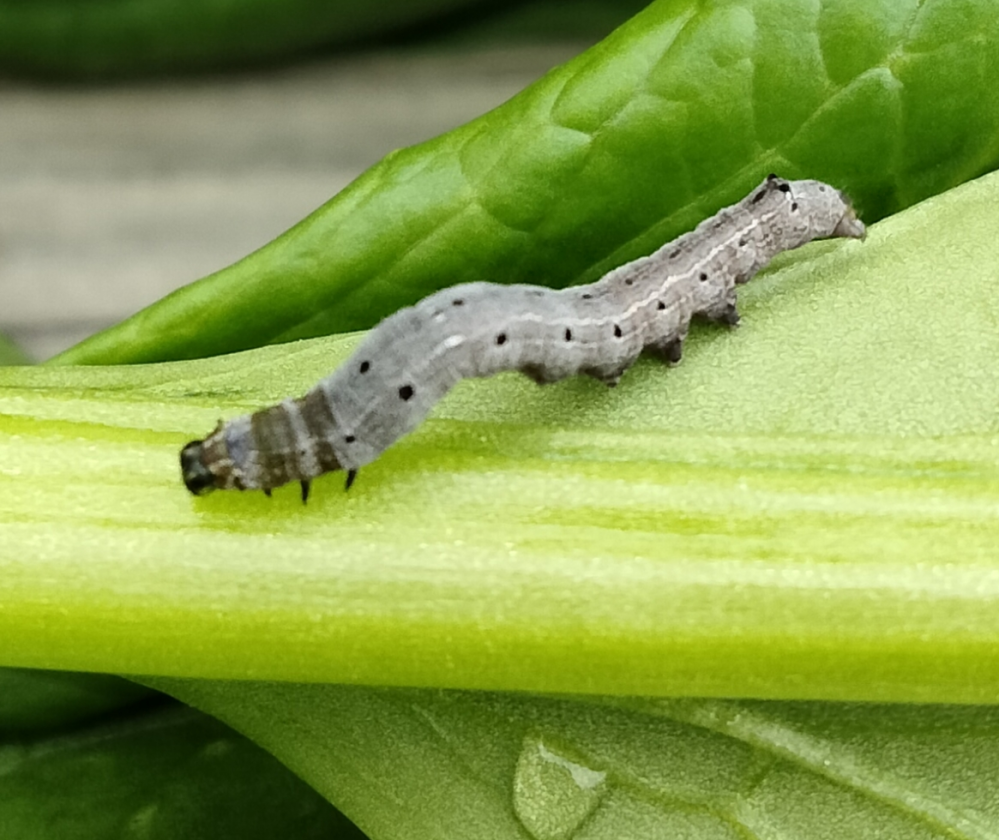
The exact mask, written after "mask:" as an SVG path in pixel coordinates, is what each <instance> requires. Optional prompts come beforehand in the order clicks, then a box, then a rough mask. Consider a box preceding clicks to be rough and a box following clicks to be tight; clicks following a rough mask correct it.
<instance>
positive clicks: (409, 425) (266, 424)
mask: <svg viewBox="0 0 999 840" xmlns="http://www.w3.org/2000/svg"><path fill="white" fill-rule="evenodd" d="M865 233H866V231H865V228H864V224H863V223H862V222H861V221H860V220H859V219H858V218H857V216H856V214H855V213H854V210H853V208H852V206H851V204H850V201H849V199H848V198H847V197H846V196H845V195H843V193H841V192H840V191H839V190H836V189H834V188H833V187H830V186H829V185H827V184H823V183H821V182H819V181H786V180H784V179H782V178H778V177H777V176H776V175H769V176H768V177H767V178H766V179H765V180H764V181H763V183H762V184H760V185H759V186H758V187H757V188H756V189H754V190H753V191H752V192H751V193H750V194H749V195H748V196H746V198H744V199H743V200H742V201H740V202H738V203H737V204H733V205H732V206H730V207H726V208H724V209H723V210H721V211H719V212H718V213H717V214H715V215H714V216H712V217H711V218H709V219H706V220H705V221H703V222H702V223H701V224H700V225H698V226H697V228H696V229H695V230H693V231H691V232H689V233H686V234H684V235H683V236H680V237H679V238H677V239H675V240H674V241H672V242H670V243H669V244H667V245H664V246H663V247H662V248H660V249H658V250H657V251H655V252H654V253H653V254H651V255H649V256H646V257H641V258H639V259H637V260H634V261H632V262H629V263H626V264H625V265H622V266H620V267H618V268H615V269H613V270H612V271H610V272H608V273H607V274H605V275H604V276H603V277H601V278H600V279H599V280H597V281H596V282H594V283H591V284H589V285H586V286H572V287H569V288H566V289H562V290H552V289H547V288H543V287H539V286H529V285H509V286H506V285H498V284H495V283H487V282H477V283H465V284H461V285H457V286H452V287H450V288H447V289H443V290H441V291H439V292H436V293H434V294H432V295H430V296H428V297H426V298H424V299H423V300H421V301H419V302H418V303H417V304H415V305H414V306H410V307H406V308H404V309H401V310H399V311H398V312H396V313H395V314H393V315H390V316H389V317H387V318H385V319H384V320H383V321H382V322H381V323H380V324H378V325H377V326H376V327H375V328H374V329H372V330H371V332H370V333H369V334H368V335H367V337H366V338H365V339H364V340H363V341H362V342H361V344H360V346H359V347H358V348H357V350H356V351H355V352H354V354H353V355H352V356H351V357H350V358H349V359H348V360H347V362H345V363H344V364H343V365H342V366H341V367H340V368H338V369H337V370H336V371H334V372H333V373H332V374H331V375H330V376H328V377H327V378H326V379H323V380H322V381H321V382H319V384H317V385H316V386H315V387H314V388H313V389H312V390H311V391H309V392H308V393H307V394H306V395H305V396H304V397H300V398H298V399H286V400H284V401H283V402H281V403H279V404H277V405H275V406H271V407H270V408H265V409H263V410H261V411H258V412H256V413H254V414H249V415H244V416H242V417H237V418H235V419H233V420H229V421H228V422H225V423H223V422H222V421H219V424H218V426H217V427H216V428H215V430H214V431H213V432H212V433H211V434H209V435H208V436H207V437H206V438H205V439H204V440H195V441H192V442H191V443H189V444H187V445H186V446H185V447H184V448H183V449H182V450H181V453H180V463H181V472H182V475H183V479H184V483H185V485H186V486H187V489H188V490H190V491H191V492H192V493H194V494H195V495H201V494H204V493H208V492H210V491H212V490H214V489H216V488H221V489H231V488H236V489H238V490H252V489H260V490H263V491H264V492H265V493H267V495H270V492H271V489H272V488H274V487H279V486H280V485H282V484H285V483H287V482H291V481H298V482H301V487H302V501H303V502H305V501H306V500H307V499H308V497H309V486H310V481H311V480H312V479H313V478H315V477H316V476H319V475H322V474H323V473H326V472H331V471H333V470H345V471H346V474H347V478H346V486H347V489H350V486H351V484H353V482H354V479H355V477H356V476H357V471H358V469H359V468H360V467H363V466H364V465H365V464H368V463H370V462H371V461H373V460H375V459H376V458H377V457H378V456H379V455H380V454H381V453H382V452H383V451H384V450H385V449H387V448H388V447H389V446H391V445H392V444H393V443H395V441H397V440H398V439H399V438H401V437H402V436H403V435H406V434H408V433H409V432H411V431H412V430H413V429H415V428H416V427H417V426H418V425H419V424H420V423H421V422H422V421H423V419H424V418H425V417H426V416H427V414H428V413H429V412H430V409H431V408H432V407H433V406H434V404H435V403H436V402H437V401H438V400H440V399H441V398H442V397H443V396H444V395H445V394H446V393H447V392H448V391H449V390H450V389H451V388H452V387H453V386H454V385H455V384H457V383H458V382H459V381H460V380H462V379H465V378H466V377H484V376H492V375H493V374H496V373H500V372H501V371H509V370H516V371H520V372H521V373H524V374H526V375H527V376H529V377H530V378H531V379H533V380H534V381H535V382H537V383H538V384H541V385H544V384H547V383H551V382H558V381H559V380H560V379H564V378H566V377H568V376H573V375H575V374H587V375H589V376H592V377H595V378H596V379H598V380H600V381H601V382H604V383H605V384H607V385H609V386H611V387H613V386H615V385H617V383H618V380H619V379H620V378H621V375H622V374H623V373H624V372H625V370H627V369H628V367H629V366H630V365H631V364H632V363H633V362H634V361H635V359H636V358H637V357H638V355H639V354H640V353H641V352H642V351H643V350H651V351H653V352H654V353H656V354H658V355H659V356H661V357H662V358H663V359H664V360H666V361H667V362H670V363H676V362H679V361H680V357H681V354H682V350H683V342H684V339H685V338H686V336H687V330H688V327H689V325H690V321H691V318H692V317H693V316H695V315H700V316H703V317H706V318H707V319H709V320H712V321H716V322H720V323H722V324H726V325H729V326H733V327H734V326H736V325H737V324H738V323H739V314H738V312H737V310H736V287H737V286H739V285H741V284H743V283H746V282H747V281H748V280H749V279H750V278H751V277H752V276H753V275H754V274H755V273H756V272H757V271H759V270H760V269H761V268H762V267H763V266H764V265H766V264H767V263H768V262H769V261H770V260H771V259H772V258H773V257H774V256H776V255H777V254H779V253H780V252H782V251H786V250H789V249H792V248H797V247H799V246H801V245H804V244H805V243H807V242H810V241H811V240H813V239H819V238H826V237H852V238H863V237H864V236H865Z"/></svg>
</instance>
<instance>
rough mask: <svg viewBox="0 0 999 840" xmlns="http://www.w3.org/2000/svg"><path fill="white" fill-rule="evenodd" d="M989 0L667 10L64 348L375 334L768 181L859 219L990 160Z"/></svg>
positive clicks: (610, 261) (650, 232)
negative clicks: (453, 292)
mask: <svg viewBox="0 0 999 840" xmlns="http://www.w3.org/2000/svg"><path fill="white" fill-rule="evenodd" d="M997 11H999V6H997V4H996V2H995V0H962V2H947V1H946V0H937V2H926V3H919V2H917V0H903V2H899V0H876V2H872V0H825V2H812V3H801V2H800V0H726V1H725V2H722V1H721V0H714V2H708V3H696V2H693V0H660V2H657V3H653V4H652V5H651V6H650V7H649V8H648V9H646V10H645V11H643V12H642V13H640V14H639V15H637V16H636V17H635V18H633V19H632V20H631V21H630V22H628V23H627V24H626V25H624V26H622V27H621V28H620V29H618V30H617V31H615V32H614V33H613V34H612V35H611V36H610V37H608V38H607V39H605V40H604V41H602V42H601V43H600V44H598V45H597V46H595V47H593V48H592V49H590V50H588V51H587V52H585V53H583V54H582V55H580V56H578V57H577V58H576V59H574V60H573V61H570V62H568V63H567V64H565V65H564V66H562V67H558V68H556V69H554V70H552V71H551V72H550V73H549V74H548V75H547V76H545V77H544V78H543V79H541V80H540V81H538V82H537V83H536V84H534V85H532V86H530V87H529V88H527V89H526V90H524V91H523V92H521V93H520V94H518V95H517V96H516V97H514V98H513V99H512V100H510V101H509V102H507V103H506V104H505V105H503V106H502V107H500V108H497V109H496V110H494V111H492V112H490V113H488V114H485V115H483V116H482V117H480V118H479V119H477V120H474V121H472V122H470V123H468V124H467V125H464V126H462V127H460V128H458V129H456V130H455V131H452V132H450V133H448V134H446V135H443V136H441V137H439V138H437V139H435V140H432V141H429V142H427V143H424V144H422V145H419V146H415V147H412V148H409V149H403V150H399V151H397V152H395V153H393V154H391V155H390V156H388V157H387V158H386V159H385V160H383V161H382V162H381V163H380V164H378V165H377V166H375V167H373V168H372V169H370V170H369V171H368V172H366V173H365V174H364V175H363V176H362V177H361V178H359V179H358V180H356V181H355V182H354V183H353V184H352V185H350V186H349V187H348V188H347V189H345V190H344V191H342V192H341V193H340V194H339V195H337V196H336V197H335V198H333V199H332V200H331V201H330V202H329V203H327V204H326V205H325V206H324V207H322V208H320V209H319V210H317V211H316V212H315V213H313V214H312V215H311V216H309V217H308V218H306V219H305V220H303V221H302V222H301V223H300V224H298V225H297V226H295V227H294V228H292V229H291V230H289V231H288V232H287V233H285V234H284V235H282V236H281V237H279V238H278V239H276V240H275V241H274V242H272V243H270V244H269V245H267V246H265V247H264V248H262V249H261V250H259V251H257V252H256V253H254V254H251V255H250V256H249V257H247V258H245V259H244V260H242V261H241V262H239V263H236V264H235V265H233V266H232V267H230V268H227V269H224V270H223V271H221V272H218V273H217V274H215V275H212V276H211V277H209V278H206V279H205V280H203V281H201V282H199V283H195V284H193V285H191V286H188V287H186V288H184V289H181V290H179V291H177V292H176V293H174V294H173V295H170V296H169V297H167V298H165V299H164V300H162V301H160V302H159V303H156V304H154V305H153V306H152V307H150V308H148V309H146V310H144V311H143V312H141V313H139V314H137V315H136V316H134V317H133V318H130V319H128V320H127V321H125V322H123V323H121V324H119V325H117V326H115V327H113V328H111V329H110V330H107V331H105V332H103V333H101V334H99V335H97V336H94V337H92V338H90V339H88V340H87V341H85V342H83V343H82V344H80V345H78V346H76V347H75V348H71V349H70V350H69V351H67V352H66V353H64V354H62V355H61V356H59V357H58V358H57V360H56V361H58V362H61V363H64V364H73V363H76V364H113V363H135V362H150V361H162V360H168V359H181V358H196V357H202V356H209V355H215V354H219V353H225V352H231V351H234V350H242V349H248V348H251V347H257V346H260V345H263V344H268V343H274V342H281V341H288V340H291V339H295V338H302V337H308V336H317V335H323V334H327V333H332V332H340V331H344V330H351V329H361V328H367V327H370V326H372V325H373V324H374V323H375V322H376V321H377V320H379V319H380V318H381V317H384V316H385V315H387V314H389V313H391V312H393V311H395V310H396V309H398V308H400V307H401V306H403V305H406V304H409V303H413V302H414V301H416V300H417V299H419V298H421V297H424V296H425V295H427V294H428V293H430V292H431V291H433V290H435V289H438V288H441V287H443V286H449V285H453V284H455V283H460V282H463V281H474V280H482V279H488V280H493V281H497V282H528V283H542V284H544V285H553V286H564V285H568V284H570V283H574V282H580V281H590V280H594V279H596V278H597V277H599V276H600V275H601V274H602V273H604V272H605V271H606V270H607V269H608V268H610V267H613V266H615V265H618V264H620V263H622V262H624V261H626V260H627V259H631V258H633V257H636V256H638V255H640V254H644V253H648V252H650V251H651V250H653V249H654V248H655V247H657V246H659V245H661V244H662V243H663V242H665V241H667V240H669V239H671V238H673V237H674V236H676V235H677V234H679V233H681V232H683V231H685V230H687V229H689V228H691V227H693V225H694V224H695V223H696V222H697V221H699V220H700V219H702V218H704V217H705V216H707V215H710V214H711V213H713V212H714V211H715V210H717V209H718V208H719V207H721V206H724V205H726V204H730V203H732V202H734V201H735V200H737V199H739V198H741V197H742V196H744V195H745V194H746V193H747V192H748V191H749V189H750V188H751V187H752V186H753V185H755V184H756V183H758V182H759V180H760V179H761V178H762V177H763V175H765V174H766V173H767V172H769V171H775V172H778V173H779V174H780V175H782V176H784V177H787V178H799V177H808V178H818V179H820V180H823V181H827V182H829V183H832V184H834V185H836V186H837V187H839V188H842V189H846V190H847V191H848V192H849V193H850V194H851V195H852V196H853V198H854V199H855V201H856V202H857V204H858V207H859V208H860V210H861V212H862V215H863V217H864V218H865V220H866V221H868V222H871V221H874V220H876V219H878V218H880V217H882V216H885V215H887V214H889V213H891V212H894V211H896V210H898V209H899V208H902V207H906V206H908V205H910V204H912V203H914V202H916V201H919V200H920V199H923V198H925V197H927V196H930V195H933V194H934V193H937V192H940V191H942V190H944V189H947V188H948V187H951V186H953V185H955V184H958V183H960V182H962V181H965V180H967V179H968V178H971V177H974V176H976V175H979V174H981V173H983V172H986V171H988V170H989V169H991V168H994V167H995V166H996V165H997V164H999V133H997V125H999V99H997V98H996V97H993V96H988V95H982V91H986V90H991V85H992V83H993V81H994V79H995V78H996V76H997V75H999V14H997Z"/></svg>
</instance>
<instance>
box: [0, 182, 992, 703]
mask: <svg viewBox="0 0 999 840" xmlns="http://www.w3.org/2000/svg"><path fill="white" fill-rule="evenodd" d="M997 210H999V178H996V177H994V176H989V177H986V178H983V179H981V180H980V181H977V182H973V183H971V184H968V185H966V186H964V187H961V188H959V189H956V190H954V191H952V192H950V193H947V194H945V195H943V196H940V197H938V198H936V199H933V200H931V201H928V202H926V203H924V204H922V205H920V206H917V207H915V208H913V209H912V210H910V211H907V212H905V213H902V214H899V215H897V216H895V217H892V218H891V219H888V220H886V221H885V222H883V223H881V224H879V225H877V226H875V227H874V228H873V230H872V232H871V235H870V236H869V238H868V240H867V241H866V242H831V243H826V244H824V245H818V246H814V247H810V248H808V249H805V250H803V251H801V252H798V253H797V254H794V255H790V256H789V258H787V259H784V260H782V261H781V265H780V266H778V267H777V270H775V271H773V272H770V273H769V274H767V275H766V276H765V277H762V278H759V279H757V280H756V281H754V283H752V284H750V286H749V287H748V288H747V289H746V290H745V292H744V293H743V296H742V307H741V308H742V312H743V315H744V317H745V322H744V323H745V326H744V327H743V328H741V329H740V330H738V331H735V332H731V333H727V332H724V331H722V330H718V329H710V330H709V329H703V330H701V331H699V332H698V333H697V335H696V336H695V338H694V340H693V341H692V342H691V346H690V348H689V350H688V352H687V356H686V358H685V360H684V362H683V364H682V365H681V366H679V367H678V368H677V369H675V370H669V369H667V368H665V367H663V366H661V365H659V364H655V363H652V362H651V361H650V362H647V363H643V364H641V365H639V366H638V367H637V368H636V369H635V370H634V371H632V372H631V373H629V374H628V375H627V376H626V377H625V379H624V381H623V382H622V384H621V386H620V387H618V388H617V389H616V390H614V391H610V390H607V389H605V388H603V387H602V386H599V385H598V384H597V383H595V382H591V381H588V380H582V379H580V380H574V381H570V382H567V383H564V384H562V385H559V386H554V387H551V388H547V389H539V388H537V387H535V386H534V385H532V384H530V383H529V382H527V381H526V380H524V379H522V378H519V377H516V376H510V377H503V378H500V379H497V380H493V381H482V382H474V383H463V384H462V386H461V387H459V388H458V389H457V390H456V392H455V393H454V394H452V395H451V396H450V397H448V398H447V399H446V400H445V401H444V402H443V403H442V404H441V406H440V407H439V410H438V411H437V412H436V414H435V417H434V419H432V420H431V421H430V422H428V423H427V424H426V425H425V426H424V427H422V428H421V429H419V430H418V431H417V432H416V433H415V434H413V435H412V436H411V437H409V438H407V439H406V440H404V441H402V442H401V443H400V444H398V445H397V446H395V447H394V448H392V449H391V450H390V451H389V452H388V453H386V454H385V456H384V457H383V458H381V459H380V460H379V461H378V462H377V463H376V464H374V465H372V466H371V467H369V468H366V469H365V470H363V471H362V473H361V475H360V477H359V479H358V483H357V484H356V485H355V488H354V489H353V490H351V492H350V493H349V494H344V493H343V491H342V480H343V478H342V474H341V475H338V476H331V477H329V478H327V479H323V480H321V481H319V482H317V484H316V487H315V488H314V490H313V494H314V498H313V499H312V500H310V503H309V505H308V506H307V507H303V506H302V505H301V504H300V503H299V502H298V499H297V493H296V491H294V490H291V489H287V490H283V491H279V492H277V493H276V494H275V498H274V499H273V500H268V499H266V498H264V497H263V496H262V495H261V494H252V495H250V494H238V493H216V494H214V495H213V496H209V497H206V498H203V499H194V498H192V497H190V496H188V495H187V493H186V491H185V490H184V489H183V486H182V485H181V483H180V480H179V475H178V465H177V453H178V450H179V448H180V446H181V445H182V444H183V443H184V442H186V441H187V440H189V439H191V438H193V437H198V436H202V435H203V434H205V433H206V432H207V431H208V430H210V428H211V427H212V426H213V425H214V423H215V421H216V419H217V418H218V416H219V415H224V416H231V415H233V414H236V413H238V412H241V411H243V410H246V409H249V408H253V407H256V406H260V405H263V404H266V403H267V402H269V401H272V400H275V399H278V398H281V397H283V396H286V395H287V394H289V393H292V394H293V393H298V392H301V391H303V390H304V389H305V388H307V387H308V386H309V385H311V384H312V383H313V382H314V380H315V379H317V378H318V377H320V376H321V375H323V374H325V373H326V372H328V371H329V370H331V369H332V368H333V367H334V366H335V365H336V364H337V363H338V362H339V361H341V360H342V359H343V358H344V355H345V354H346V353H347V352H348V350H349V348H350V347H351V346H353V343H354V339H351V338H347V339H334V340H329V339H325V340H316V341H311V342H303V343H300V344H297V345H291V346H287V347H276V348H268V349H263V350H259V351H254V352H250V353H246V354H242V355H236V356H230V357H223V358H218V359H211V360H205V361H199V362H190V363H177V364H170V365H158V366H148V367H130V368H124V369H116V368H103V369H101V368H96V369H95V368H79V369H76V368H61V369H55V368H52V369H9V370H6V371H3V373H2V379H0V383H2V384H0V521H2V526H0V527H2V530H0V589H2V594H0V637H2V638H3V639H4V645H3V646H2V649H0V664H5V665H21V666H30V667H48V668H67V669H84V670H86V669H92V670H101V671H110V672H117V673H145V674H159V675H167V676H169V675H172V676H197V677H216V678H255V679H275V680H299V681H336V682H369V683H380V684H395V685H416V686H451V687H470V688H503V689H511V690H534V691H559V692H594V693H604V694H639V693H645V694H666V695H671V694H676V695H680V694H683V695H696V694H701V695H738V696H758V697H796V698H809V697H817V698H826V699H886V700H888V699H891V700H908V701H913V700H927V701H957V700H960V701H975V702H994V701H995V700H996V699H997V697H999V603H997V602H999V556H997V551H996V545H997V544H999V416H997V407H999V366H997V365H996V364H995V360H996V359H997V358H999V331H997V329H996V325H997V323H999V300H997V298H996V296H995V293H994V286H995V277H996V276H997V275H999V256H997V255H996V252H995V241H996V232H997V222H996V218H997Z"/></svg>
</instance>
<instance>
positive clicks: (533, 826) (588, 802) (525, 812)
mask: <svg viewBox="0 0 999 840" xmlns="http://www.w3.org/2000/svg"><path fill="white" fill-rule="evenodd" d="M606 779H607V774H606V773H604V772H603V771H600V770H593V769H591V768H589V767H586V766H584V765H582V764H579V763H578V762H575V761H571V760H570V759H568V758H566V757H565V756H563V755H560V754H559V753H557V752H556V751H555V750H553V749H552V748H551V747H548V746H546V745H545V744H544V743H543V742H542V741H541V739H540V738H537V737H535V736H531V735H529V736H527V737H526V738H525V739H524V744H523V747H522V748H521V750H520V756H519V758H518V759H517V770H516V772H515V773H514V778H513V808H514V811H515V813H516V814H517V817H518V818H519V819H520V821H521V823H523V825H524V828H526V829H527V830H528V832H530V834H531V835H532V836H533V837H535V838H536V840H569V838H571V837H572V836H573V835H574V834H575V833H576V831H577V829H578V828H579V827H580V826H581V825H582V824H583V822H584V821H585V820H586V818H587V817H589V816H590V814H592V813H593V811H594V809H595V808H596V807H597V805H599V804H600V800H601V799H602V798H603V796H604V794H605V793H606V790H607V784H606Z"/></svg>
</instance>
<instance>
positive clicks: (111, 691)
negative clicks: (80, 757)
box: [0, 668, 149, 738]
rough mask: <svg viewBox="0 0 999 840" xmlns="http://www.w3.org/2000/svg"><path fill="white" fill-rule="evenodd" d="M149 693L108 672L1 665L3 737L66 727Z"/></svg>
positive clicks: (0, 734) (0, 725)
mask: <svg viewBox="0 0 999 840" xmlns="http://www.w3.org/2000/svg"><path fill="white" fill-rule="evenodd" d="M148 694H149V692H148V691H146V690H145V689H143V688H141V687H140V686H137V685H136V684H135V683H132V682H129V681H128V680H123V679H121V678H120V677H111V676H107V675H105V674H74V673H63V672H61V671H37V670H31V669H22V668H0V738H2V737H10V736H13V735H18V736H23V735H24V734H25V733H28V732H39V731H41V730H44V729H50V730H51V729H56V728H59V727H65V726H68V725H69V724H74V723H77V722H79V721H82V720H86V719H88V718H92V717H95V716H96V715H99V714H102V713H106V712H109V711H111V710H114V709H120V708H122V707H124V706H128V705H131V704H132V703H135V702H136V701H137V700H139V699H141V698H143V697H146V696H147V695H148Z"/></svg>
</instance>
